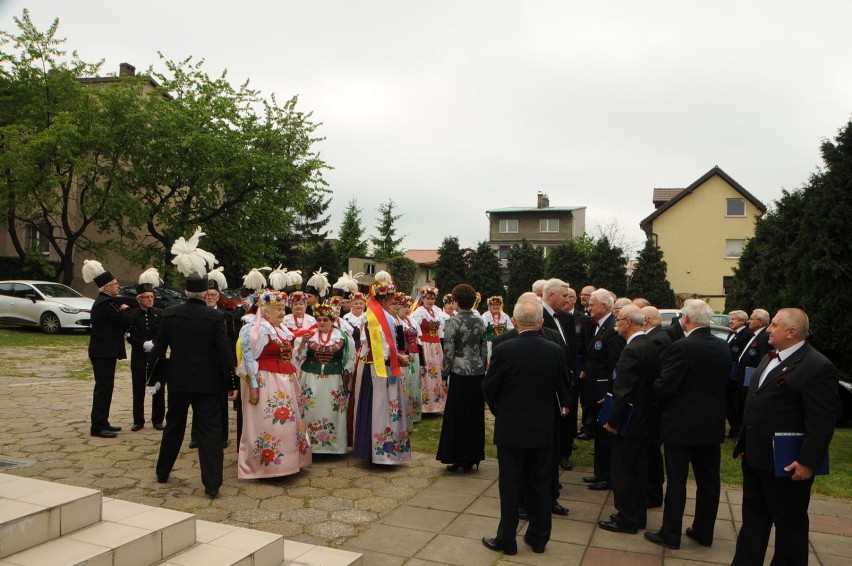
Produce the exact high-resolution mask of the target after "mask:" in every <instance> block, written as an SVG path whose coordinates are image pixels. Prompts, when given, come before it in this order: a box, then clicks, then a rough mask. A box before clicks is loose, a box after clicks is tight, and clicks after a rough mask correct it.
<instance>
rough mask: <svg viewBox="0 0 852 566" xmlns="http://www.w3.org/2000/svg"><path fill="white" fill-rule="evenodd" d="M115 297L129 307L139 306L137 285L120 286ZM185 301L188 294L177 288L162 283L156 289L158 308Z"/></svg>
mask: <svg viewBox="0 0 852 566" xmlns="http://www.w3.org/2000/svg"><path fill="white" fill-rule="evenodd" d="M115 298H116V300H117V301H118V302H119V303H122V304H125V305H127V306H129V307H132V308H135V307H137V306H139V304H138V303H137V302H136V285H125V286H124V287H121V288H119V290H118V295H117V296H116V297H115ZM183 302H186V296H185V295H184V294H183V293H181V292H180V291H178V290H177V289H172V288H171V287H165V286H162V285H161V286H160V287H156V288H155V289H154V306H155V307H157V308H158V309H165V308H168V307H170V306H173V305H179V304H181V303H183Z"/></svg>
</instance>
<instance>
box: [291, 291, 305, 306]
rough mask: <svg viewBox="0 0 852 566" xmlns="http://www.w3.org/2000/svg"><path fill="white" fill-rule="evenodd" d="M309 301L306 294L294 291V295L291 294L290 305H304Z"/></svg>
mask: <svg viewBox="0 0 852 566" xmlns="http://www.w3.org/2000/svg"><path fill="white" fill-rule="evenodd" d="M307 300H308V298H307V296H305V293H304V292H302V291H293V292H292V293H290V304H292V303H299V302H302V303H304V302H306V301H307Z"/></svg>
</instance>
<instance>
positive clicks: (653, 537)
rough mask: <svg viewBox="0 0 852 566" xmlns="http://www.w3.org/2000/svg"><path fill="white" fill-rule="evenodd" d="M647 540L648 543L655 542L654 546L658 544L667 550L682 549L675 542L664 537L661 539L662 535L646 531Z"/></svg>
mask: <svg viewBox="0 0 852 566" xmlns="http://www.w3.org/2000/svg"><path fill="white" fill-rule="evenodd" d="M645 540H647V541H648V542H653V543H654V544H658V545H660V546H664V547H666V548H671V549H672V550H678V549H679V548H680V543H678V544H675V543H673V542H669V541H667V540H666V539H664V538H663V537H661V536H660V533H653V532H651V531H645Z"/></svg>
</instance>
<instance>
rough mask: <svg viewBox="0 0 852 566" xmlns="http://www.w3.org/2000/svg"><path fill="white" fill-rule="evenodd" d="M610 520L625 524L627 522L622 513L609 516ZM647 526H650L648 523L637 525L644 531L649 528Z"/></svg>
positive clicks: (641, 522) (640, 522) (642, 522)
mask: <svg viewBox="0 0 852 566" xmlns="http://www.w3.org/2000/svg"><path fill="white" fill-rule="evenodd" d="M609 518H610V519H612V520H613V521H615V522H616V523H624V522H625V519H624V515H622V514H621V512H620V511H619V512H618V513H613V514H612V515H610V516H609ZM647 524H648V523H647V521H639V524H638V525H636V526H637V527H638V528H640V529H644V528H645V527H646V526H647Z"/></svg>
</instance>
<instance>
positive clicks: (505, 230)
mask: <svg viewBox="0 0 852 566" xmlns="http://www.w3.org/2000/svg"><path fill="white" fill-rule="evenodd" d="M517 231H518V220H517V219H511V218H504V219H503V220H501V221H500V233H501V234H510V233H515V232H517Z"/></svg>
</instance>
